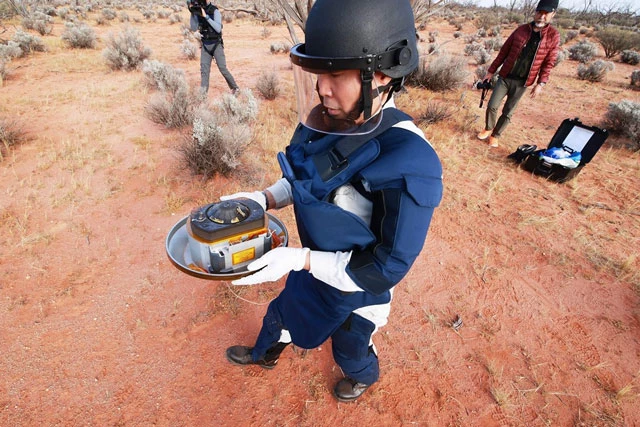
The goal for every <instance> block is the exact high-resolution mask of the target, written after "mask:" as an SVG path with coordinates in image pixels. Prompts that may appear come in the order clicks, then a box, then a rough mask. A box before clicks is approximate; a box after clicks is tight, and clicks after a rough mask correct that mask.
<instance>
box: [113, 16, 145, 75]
mask: <svg viewBox="0 0 640 427" xmlns="http://www.w3.org/2000/svg"><path fill="white" fill-rule="evenodd" d="M107 44H108V47H107V48H106V49H105V50H104V51H103V56H104V58H105V60H106V62H107V65H108V66H109V68H111V69H112V70H127V71H129V70H135V69H137V68H138V67H139V66H140V64H142V61H144V60H145V59H147V58H148V57H149V56H150V55H151V49H149V48H147V47H144V46H143V44H142V39H141V38H140V33H139V32H138V31H137V30H136V29H134V28H133V27H129V26H127V27H125V29H124V30H123V31H122V32H120V34H118V35H117V36H114V35H113V34H111V35H110V36H109V40H108V43H107Z"/></svg>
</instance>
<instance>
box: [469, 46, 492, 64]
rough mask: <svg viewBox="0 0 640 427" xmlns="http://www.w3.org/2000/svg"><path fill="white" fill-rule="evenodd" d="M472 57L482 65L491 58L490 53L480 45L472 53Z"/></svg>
mask: <svg viewBox="0 0 640 427" xmlns="http://www.w3.org/2000/svg"><path fill="white" fill-rule="evenodd" d="M473 59H475V61H476V64H478V65H483V64H486V63H487V62H489V61H490V60H491V54H490V53H489V52H487V51H486V50H485V48H483V47H481V48H480V49H478V50H476V51H475V52H474V53H473Z"/></svg>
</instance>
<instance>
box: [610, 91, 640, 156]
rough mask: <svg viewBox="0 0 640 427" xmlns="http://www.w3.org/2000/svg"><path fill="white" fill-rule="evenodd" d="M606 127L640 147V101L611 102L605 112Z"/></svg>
mask: <svg viewBox="0 0 640 427" xmlns="http://www.w3.org/2000/svg"><path fill="white" fill-rule="evenodd" d="M604 127H605V128H607V129H608V130H609V131H611V132H613V133H617V134H620V135H624V136H626V137H627V138H629V139H630V140H631V142H632V143H633V144H634V147H635V149H636V150H638V149H640V103H637V102H633V101H629V100H626V99H625V100H622V101H620V102H618V103H615V102H610V103H609V108H608V109H607V112H606V114H605V118H604Z"/></svg>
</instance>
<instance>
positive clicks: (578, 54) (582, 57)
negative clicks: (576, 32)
mask: <svg viewBox="0 0 640 427" xmlns="http://www.w3.org/2000/svg"><path fill="white" fill-rule="evenodd" d="M568 51H569V58H570V59H573V60H575V61H579V62H582V63H586V62H589V61H591V60H592V59H593V57H594V56H596V55H597V54H598V47H597V46H596V45H595V44H593V43H591V42H590V41H588V40H581V41H579V42H578V43H576V44H574V45H573V46H571V47H570V48H569V49H568Z"/></svg>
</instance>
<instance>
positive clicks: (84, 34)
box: [60, 22, 96, 49]
mask: <svg viewBox="0 0 640 427" xmlns="http://www.w3.org/2000/svg"><path fill="white" fill-rule="evenodd" d="M64 27H65V29H64V31H63V32H62V35H61V36H60V38H61V39H62V41H63V42H65V43H66V44H67V45H68V46H69V47H71V48H77V49H93V48H94V47H95V46H96V33H95V31H93V28H91V27H90V26H89V25H87V24H85V23H82V22H81V23H80V24H75V23H72V22H66V23H65V24H64Z"/></svg>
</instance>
